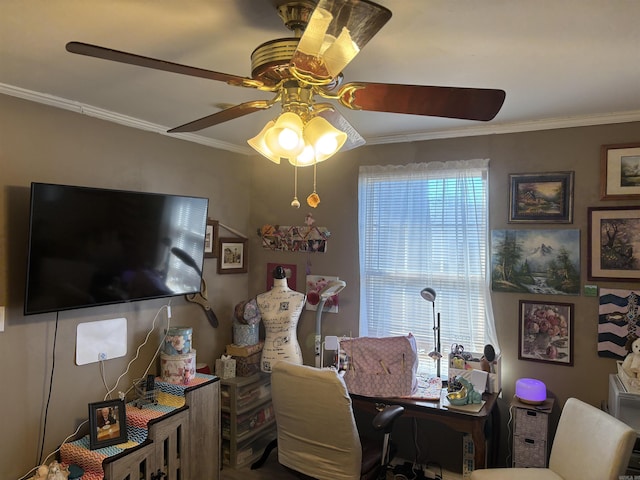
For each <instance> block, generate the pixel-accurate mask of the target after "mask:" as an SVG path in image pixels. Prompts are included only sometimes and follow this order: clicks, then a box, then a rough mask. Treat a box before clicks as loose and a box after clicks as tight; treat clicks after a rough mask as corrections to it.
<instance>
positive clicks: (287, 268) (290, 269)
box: [267, 263, 298, 292]
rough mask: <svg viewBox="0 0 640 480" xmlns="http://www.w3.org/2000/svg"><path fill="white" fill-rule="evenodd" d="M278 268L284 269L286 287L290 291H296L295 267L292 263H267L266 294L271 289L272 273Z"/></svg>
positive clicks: (296, 268)
mask: <svg viewBox="0 0 640 480" xmlns="http://www.w3.org/2000/svg"><path fill="white" fill-rule="evenodd" d="M278 266H280V267H282V268H284V274H285V278H286V279H287V286H288V287H289V288H290V289H291V290H296V289H297V288H298V279H297V276H298V274H297V271H298V267H297V265H295V264H293V263H267V292H268V291H269V290H271V289H272V288H273V271H274V270H275V269H276V267H278Z"/></svg>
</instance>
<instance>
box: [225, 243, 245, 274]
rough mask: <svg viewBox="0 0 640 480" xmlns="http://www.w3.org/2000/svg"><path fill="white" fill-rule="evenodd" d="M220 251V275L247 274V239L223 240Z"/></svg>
mask: <svg viewBox="0 0 640 480" xmlns="http://www.w3.org/2000/svg"><path fill="white" fill-rule="evenodd" d="M219 243H220V247H219V250H218V273H247V260H248V254H249V252H248V243H247V239H246V238H221V239H220V241H219Z"/></svg>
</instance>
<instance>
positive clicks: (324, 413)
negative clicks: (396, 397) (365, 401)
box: [271, 361, 404, 480]
mask: <svg viewBox="0 0 640 480" xmlns="http://www.w3.org/2000/svg"><path fill="white" fill-rule="evenodd" d="M271 395H272V399H273V409H274V413H275V417H276V424H277V429H278V438H277V448H278V461H279V462H280V464H281V465H284V466H285V467H287V468H288V469H289V470H293V471H294V472H297V473H298V474H302V475H303V478H309V477H310V478H314V479H317V480H358V479H362V480H365V479H366V480H370V479H377V478H385V475H386V468H387V465H388V462H389V460H390V458H389V457H390V455H389V450H390V448H389V435H390V433H391V429H392V428H393V423H394V421H395V420H396V419H397V418H398V417H399V416H400V415H402V413H403V412H404V408H403V407H401V406H399V405H392V406H388V407H386V408H385V409H384V410H383V411H381V412H379V413H378V414H377V415H376V417H375V418H374V420H373V428H374V429H375V430H382V431H383V432H384V438H383V441H382V442H380V439H377V441H375V440H373V439H364V438H361V437H360V436H359V434H358V428H357V426H356V422H355V419H354V416H353V410H352V407H351V398H350V397H349V392H348V391H347V387H346V385H345V383H344V381H343V379H342V377H341V376H340V374H339V373H338V372H337V371H335V370H333V369H328V368H325V369H319V368H314V367H309V366H306V365H297V364H292V363H289V362H284V361H280V362H278V363H276V364H275V365H274V367H273V370H272V372H271ZM379 475H380V476H379Z"/></svg>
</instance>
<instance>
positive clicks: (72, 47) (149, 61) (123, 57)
mask: <svg viewBox="0 0 640 480" xmlns="http://www.w3.org/2000/svg"><path fill="white" fill-rule="evenodd" d="M66 49H67V51H68V52H71V53H77V54H78V55H86V56H88V57H95V58H102V59H103V60H111V61H113V62H120V63H126V64H129V65H137V66H139V67H147V68H154V69H156V70H163V71H165V72H172V73H179V74H181V75H189V76H192V77H200V78H207V79H209V80H217V81H220V82H226V83H228V84H230V85H235V86H240V87H250V88H260V87H262V86H264V85H265V84H264V82H261V81H260V80H254V79H252V78H247V77H239V76H237V75H230V74H228V73H220V72H214V71H213V70H205V69H203V68H197V67H189V66H187V65H181V64H179V63H173V62H167V61H165V60H158V59H155V58H150V57H143V56H141V55H136V54H133V53H127V52H121V51H120V50H113V49H111V48H105V47H100V46H98V45H91V44H89V43H82V42H69V43H67V45H66Z"/></svg>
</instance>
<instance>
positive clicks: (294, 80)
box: [66, 0, 505, 166]
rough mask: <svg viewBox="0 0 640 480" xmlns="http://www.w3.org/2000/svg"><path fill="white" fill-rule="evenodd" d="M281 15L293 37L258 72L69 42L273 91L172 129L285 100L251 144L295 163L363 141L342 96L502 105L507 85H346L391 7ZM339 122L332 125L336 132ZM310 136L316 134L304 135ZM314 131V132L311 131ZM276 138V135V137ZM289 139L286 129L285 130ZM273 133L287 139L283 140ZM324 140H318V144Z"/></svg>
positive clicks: (327, 4)
mask: <svg viewBox="0 0 640 480" xmlns="http://www.w3.org/2000/svg"><path fill="white" fill-rule="evenodd" d="M273 3H274V5H275V6H276V8H277V11H278V14H279V15H280V17H281V18H282V19H283V21H284V23H285V25H286V26H287V28H289V29H290V30H291V31H293V32H294V37H291V38H281V39H276V40H272V41H269V42H266V43H263V44H262V45H260V46H258V47H257V48H256V49H255V50H254V51H253V53H252V54H251V77H241V76H237V75H231V74H227V73H221V72H215V71H212V70H206V69H202V68H197V67H191V66H187V65H181V64H178V63H173V62H168V61H165V60H158V59H154V58H149V57H144V56H140V55H135V54H132V53H127V52H123V51H118V50H113V49H110V48H105V47H100V46H97V45H91V44H87V43H81V42H69V43H67V45H66V49H67V51H69V52H71V53H75V54H80V55H87V56H90V57H96V58H102V59H105V60H111V61H115V62H121V63H126V64H131V65H138V66H141V67H147V68H153V69H156V70H163V71H167V72H173V73H178V74H182V75H190V76H194V77H201V78H208V79H210V80H216V81H221V82H226V83H228V84H230V85H234V86H240V87H247V88H254V89H258V90H262V91H267V92H272V93H274V97H273V98H271V99H270V100H252V101H248V102H245V103H241V104H239V105H235V106H232V107H230V108H226V109H224V110H221V111H219V112H216V113H213V114H211V115H208V116H206V117H203V118H200V119H197V120H194V121H192V122H189V123H186V124H184V125H180V126H178V127H175V128H172V129H170V130H169V131H168V132H171V133H173V132H194V131H198V130H202V129H205V128H209V127H212V126H214V125H217V124H220V123H223V122H227V121H229V120H233V119H235V118H239V117H242V116H244V115H248V114H250V113H253V112H257V111H260V110H265V109H268V108H271V107H272V106H273V105H275V104H276V103H278V102H280V103H281V105H282V114H281V115H280V116H279V118H278V119H277V120H276V121H275V122H274V121H271V122H269V123H268V124H267V126H266V127H265V128H264V129H263V131H262V132H260V134H258V136H256V137H255V138H253V139H250V140H249V144H250V145H251V146H252V147H253V148H255V149H256V150H257V151H258V152H260V153H261V154H263V155H264V156H266V157H267V158H269V159H270V160H272V161H274V162H276V163H280V158H287V159H288V160H289V161H290V162H291V163H292V164H294V165H296V166H304V165H305V164H315V163H317V162H319V161H322V160H325V159H326V158H329V157H330V156H332V155H333V154H334V153H336V152H337V151H338V150H340V149H342V150H347V149H350V148H354V147H357V146H359V145H362V144H363V143H365V142H364V139H363V138H362V137H361V136H360V135H359V134H358V133H357V131H356V130H355V129H354V128H353V127H352V126H351V125H350V124H349V123H348V122H347V120H346V119H345V118H344V117H343V116H342V115H341V114H340V113H339V112H338V111H337V110H336V109H335V108H334V106H333V104H332V103H328V102H318V101H316V98H321V99H328V100H334V101H337V102H338V103H339V104H340V105H342V106H344V107H347V108H349V109H353V110H367V111H375V112H390V113H403V114H411V115H426V116H435V117H448V118H458V119H466V120H478V121H489V120H492V119H493V118H494V117H495V116H496V115H497V113H498V111H499V110H500V108H501V107H502V104H503V102H504V98H505V92H504V91H503V90H494V89H485V88H462V87H439V86H425V85H402V84H390V83H373V82H360V81H358V82H350V83H346V84H342V82H343V74H342V71H343V69H344V68H345V67H346V66H347V65H348V64H349V62H351V60H353V58H354V57H355V56H356V55H357V53H358V52H359V51H360V50H361V49H362V48H363V47H364V45H366V43H368V42H369V40H371V38H372V37H373V36H374V35H375V34H376V33H377V32H378V31H379V30H380V29H381V28H382V27H383V26H384V24H385V23H386V22H387V21H388V20H389V19H390V18H391V11H390V10H388V9H387V8H385V7H383V6H381V5H378V4H376V3H373V2H371V1H369V0H319V1H315V0H273ZM332 128H333V130H331V129H332ZM290 130H294V131H296V132H297V134H298V136H297V137H295V138H293V143H291V144H290V145H292V146H290V148H288V149H287V148H285V147H284V146H282V145H280V143H283V135H284V134H286V133H290ZM303 131H304V132H305V133H304V135H305V136H306V137H309V138H303ZM307 132H308V133H307ZM328 132H329V133H331V134H332V135H328V137H330V139H331V140H332V142H330V145H329V147H324V148H322V147H318V146H316V144H313V147H314V148H315V151H313V150H312V151H311V158H312V160H311V161H309V160H308V158H309V157H305V156H304V155H303V150H304V151H306V150H305V146H308V144H310V143H312V142H313V141H315V140H318V139H319V137H321V136H322V135H323V134H326V133H328ZM274 136H275V137H274ZM284 137H286V135H284ZM274 138H276V139H278V138H279V139H280V143H278V142H275V141H274ZM318 145H319V144H318Z"/></svg>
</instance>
